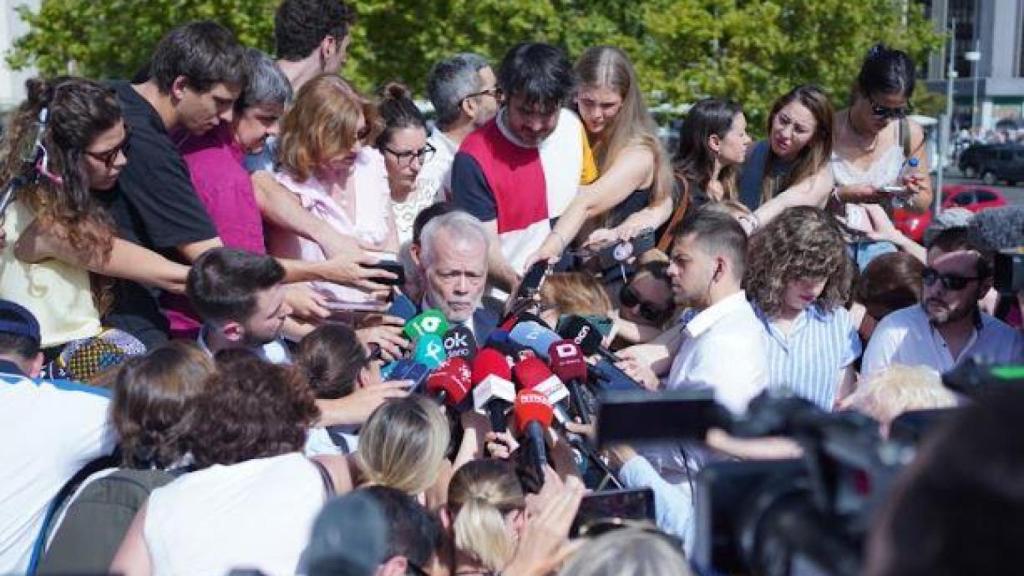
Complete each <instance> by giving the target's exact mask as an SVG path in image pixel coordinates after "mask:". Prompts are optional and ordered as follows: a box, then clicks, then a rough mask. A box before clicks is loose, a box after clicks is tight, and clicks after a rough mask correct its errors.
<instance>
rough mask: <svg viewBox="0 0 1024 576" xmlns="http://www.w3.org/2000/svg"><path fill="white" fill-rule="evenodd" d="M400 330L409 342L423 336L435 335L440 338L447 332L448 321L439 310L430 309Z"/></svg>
mask: <svg viewBox="0 0 1024 576" xmlns="http://www.w3.org/2000/svg"><path fill="white" fill-rule="evenodd" d="M402 330H403V331H404V332H405V335H406V336H408V337H409V339H410V340H416V339H417V338H420V337H422V336H423V335H424V334H436V335H437V336H438V337H440V336H441V335H443V334H444V333H445V332H447V331H448V320H446V319H445V317H444V314H442V313H441V311H440V310H438V309H436V308H431V309H429V310H424V311H423V312H421V313H420V314H419V315H418V316H416V317H414V318H413V319H412V320H409V321H408V322H406V323H405V327H403V328H402Z"/></svg>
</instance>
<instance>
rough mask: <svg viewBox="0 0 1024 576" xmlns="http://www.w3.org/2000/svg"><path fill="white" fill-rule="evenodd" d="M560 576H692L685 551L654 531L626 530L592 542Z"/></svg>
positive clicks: (609, 533) (603, 536)
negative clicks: (684, 555)
mask: <svg viewBox="0 0 1024 576" xmlns="http://www.w3.org/2000/svg"><path fill="white" fill-rule="evenodd" d="M558 574H559V576H660V575H661V574H673V575H675V576H690V574H693V572H692V571H691V570H690V567H689V566H688V565H687V564H686V559H685V558H684V557H683V553H682V551H681V550H680V549H679V547H678V546H675V545H673V543H672V542H671V541H670V540H669V538H668V537H667V536H665V535H662V534H659V533H657V532H654V531H652V530H643V529H641V528H623V529H619V530H615V531H612V532H608V533H606V534H602V535H601V536H598V537H597V538H594V539H593V540H589V541H588V542H587V544H585V545H584V546H583V547H582V548H581V549H580V551H579V552H577V553H576V555H575V556H573V558H572V559H571V560H570V561H569V563H568V564H566V566H565V567H564V568H562V569H561V570H559V571H558Z"/></svg>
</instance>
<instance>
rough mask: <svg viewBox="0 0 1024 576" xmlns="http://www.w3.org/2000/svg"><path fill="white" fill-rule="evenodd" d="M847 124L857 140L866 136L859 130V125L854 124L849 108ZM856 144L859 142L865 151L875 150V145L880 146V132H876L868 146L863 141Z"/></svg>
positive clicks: (859, 146)
mask: <svg viewBox="0 0 1024 576" xmlns="http://www.w3.org/2000/svg"><path fill="white" fill-rule="evenodd" d="M846 126H847V127H848V128H849V129H850V132H853V135H854V138H855V140H862V139H863V138H864V136H862V135H861V133H860V132H858V131H857V127H856V126H854V125H853V116H851V115H850V109H849V108H847V109H846ZM855 144H857V147H858V148H860V149H861V150H863V151H864V152H873V151H874V150H875V147H877V146H878V134H877V133H876V134H875V135H874V137H873V138H872V139H871V142H870V143H869V144H868V145H866V146H865V145H864V144H862V143H861V142H855Z"/></svg>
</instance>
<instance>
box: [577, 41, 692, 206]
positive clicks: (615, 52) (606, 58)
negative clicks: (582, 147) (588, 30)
mask: <svg viewBox="0 0 1024 576" xmlns="http://www.w3.org/2000/svg"><path fill="white" fill-rule="evenodd" d="M576 74H577V75H578V76H579V79H580V84H581V85H582V86H595V87H597V86H606V87H608V88H611V89H612V90H615V91H616V92H618V94H619V97H620V98H622V106H621V107H620V108H619V112H618V114H616V115H615V118H614V119H613V120H612V123H611V125H610V126H608V127H607V128H606V130H605V134H607V136H606V137H605V138H602V139H600V140H598V141H596V142H592V144H593V147H594V148H593V150H594V157H595V159H596V160H597V163H598V168H599V169H600V172H601V173H602V174H603V173H605V172H607V171H608V168H609V167H610V166H611V165H612V164H613V163H614V162H615V158H616V156H618V154H619V153H620V152H622V151H623V150H624V149H626V148H628V147H630V146H642V147H644V148H647V149H648V150H650V152H651V155H653V156H654V180H653V182H652V185H651V202H650V203H651V204H652V205H653V204H656V203H657V202H658V201H659V200H661V199H663V198H666V197H668V196H669V194H670V193H671V192H672V162H671V161H670V160H669V158H668V153H666V151H665V148H664V147H663V146H662V145H661V140H659V139H658V128H657V125H655V123H654V119H653V118H652V117H651V115H650V113H649V112H648V111H647V105H646V104H645V103H644V97H643V95H642V94H641V93H640V83H639V82H638V81H637V77H636V71H635V70H634V69H633V63H632V62H630V60H629V56H627V55H626V53H625V52H623V51H622V50H620V49H619V48H615V47H613V46H595V47H593V48H588V49H587V50H586V51H585V52H584V53H583V55H581V56H580V59H579V61H577V62H576Z"/></svg>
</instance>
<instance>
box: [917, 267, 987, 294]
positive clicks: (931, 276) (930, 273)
mask: <svg viewBox="0 0 1024 576" xmlns="http://www.w3.org/2000/svg"><path fill="white" fill-rule="evenodd" d="M921 280H923V281H924V283H925V285H926V286H933V285H934V284H935V283H936V282H942V287H943V288H945V289H946V290H963V289H964V288H966V287H967V285H968V284H970V283H971V282H974V281H975V280H981V277H979V276H956V275H952V274H942V273H941V272H939V271H938V270H936V269H934V268H925V269H924V271H923V272H921Z"/></svg>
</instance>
